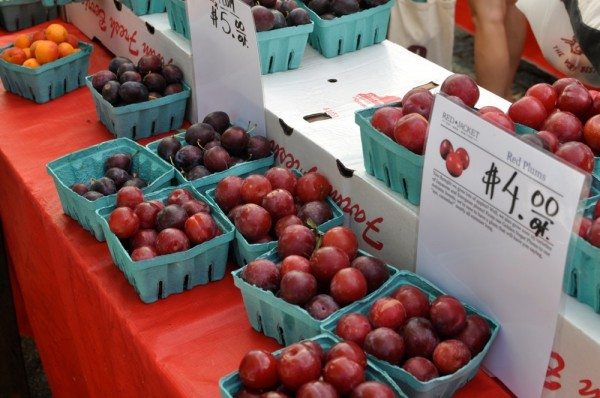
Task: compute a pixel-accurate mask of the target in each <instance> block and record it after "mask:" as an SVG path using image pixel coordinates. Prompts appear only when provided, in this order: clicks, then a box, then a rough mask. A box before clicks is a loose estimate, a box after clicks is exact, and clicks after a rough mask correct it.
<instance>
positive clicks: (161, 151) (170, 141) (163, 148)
mask: <svg viewBox="0 0 600 398" xmlns="http://www.w3.org/2000/svg"><path fill="white" fill-rule="evenodd" d="M180 149H181V142H179V140H178V139H177V138H175V137H173V136H171V137H166V138H163V139H162V140H160V143H159V144H158V147H157V148H156V152H157V153H158V156H160V157H161V158H163V159H164V160H166V161H167V162H172V161H173V158H174V157H175V154H176V153H177V151H178V150H180Z"/></svg>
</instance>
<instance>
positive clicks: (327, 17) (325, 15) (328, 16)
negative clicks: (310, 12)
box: [320, 12, 337, 21]
mask: <svg viewBox="0 0 600 398" xmlns="http://www.w3.org/2000/svg"><path fill="white" fill-rule="evenodd" d="M320 17H321V19H324V20H326V21H331V20H332V19H336V18H337V17H336V16H335V15H333V14H332V13H330V12H328V13H325V14H323V15H320Z"/></svg>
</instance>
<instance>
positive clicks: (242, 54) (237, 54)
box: [186, 0, 265, 135]
mask: <svg viewBox="0 0 600 398" xmlns="http://www.w3.org/2000/svg"><path fill="white" fill-rule="evenodd" d="M186 4H187V12H188V20H189V21H190V34H191V47H192V57H193V63H194V82H195V90H196V98H197V108H198V117H199V119H202V118H203V115H206V114H208V113H210V112H213V111H217V110H219V111H225V112H227V113H228V114H229V116H230V118H231V119H232V121H233V123H235V124H238V125H240V126H241V127H244V128H246V127H248V126H256V127H255V128H254V130H253V132H252V134H256V135H265V110H264V102H263V91H262V81H261V72H260V62H259V58H258V43H257V40H256V32H255V28H254V19H253V17H252V13H251V12H250V7H248V6H247V5H246V4H244V3H243V2H242V1H239V0H210V1H188V2H187V3H186Z"/></svg>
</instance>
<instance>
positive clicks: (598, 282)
mask: <svg viewBox="0 0 600 398" xmlns="http://www.w3.org/2000/svg"><path fill="white" fill-rule="evenodd" d="M598 200H600V197H599V196H596V197H593V198H589V199H587V200H586V201H585V202H584V215H585V216H586V217H592V215H593V213H594V206H595V205H596V202H597V201H598ZM563 290H564V291H565V292H566V293H567V294H568V295H569V296H573V297H575V298H576V299H577V301H580V302H582V303H584V304H587V305H589V306H590V307H592V308H593V309H594V311H596V312H597V313H599V314H600V248H598V247H595V246H593V245H592V244H591V243H589V242H588V241H587V240H585V239H583V238H582V237H580V236H579V235H578V234H577V233H575V232H574V233H573V234H572V235H571V242H570V244H569V252H568V254H567V263H566V266H565V278H564V283H563Z"/></svg>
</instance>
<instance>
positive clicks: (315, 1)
mask: <svg viewBox="0 0 600 398" xmlns="http://www.w3.org/2000/svg"><path fill="white" fill-rule="evenodd" d="M308 8H310V9H311V10H313V11H314V12H316V13H317V14H318V15H322V14H326V13H328V12H329V10H330V2H329V0H310V1H309V2H308Z"/></svg>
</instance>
